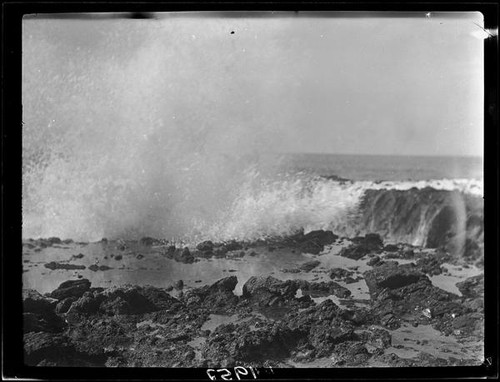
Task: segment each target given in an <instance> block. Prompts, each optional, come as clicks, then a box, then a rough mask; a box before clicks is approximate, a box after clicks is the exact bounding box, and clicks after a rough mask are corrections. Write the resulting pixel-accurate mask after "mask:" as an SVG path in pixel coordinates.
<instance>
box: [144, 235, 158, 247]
mask: <svg viewBox="0 0 500 382" xmlns="http://www.w3.org/2000/svg"><path fill="white" fill-rule="evenodd" d="M159 242H160V241H159V240H157V239H154V238H152V237H143V238H141V240H139V243H140V244H141V245H144V246H147V247H150V246H152V245H155V244H159Z"/></svg>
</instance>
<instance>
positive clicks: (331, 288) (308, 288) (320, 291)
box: [295, 280, 351, 298]
mask: <svg viewBox="0 0 500 382" xmlns="http://www.w3.org/2000/svg"><path fill="white" fill-rule="evenodd" d="M295 283H296V284H297V285H298V286H300V289H301V290H302V294H304V295H310V296H312V297H324V296H330V295H334V296H337V297H339V298H347V297H349V296H350V295H351V291H350V290H349V289H347V288H345V287H343V286H341V285H339V284H337V283H336V282H335V281H329V282H325V281H321V282H309V281H305V280H296V281H295Z"/></svg>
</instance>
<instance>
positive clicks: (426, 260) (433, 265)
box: [416, 252, 451, 275]
mask: <svg viewBox="0 0 500 382" xmlns="http://www.w3.org/2000/svg"><path fill="white" fill-rule="evenodd" d="M449 260H451V256H450V255H449V254H447V253H444V252H437V253H432V254H427V255H425V256H423V257H421V258H419V259H418V260H417V261H416V266H417V268H418V269H419V270H420V271H421V272H423V273H427V274H429V275H440V274H441V273H442V272H443V270H442V268H441V265H443V263H446V262H447V261H449Z"/></svg>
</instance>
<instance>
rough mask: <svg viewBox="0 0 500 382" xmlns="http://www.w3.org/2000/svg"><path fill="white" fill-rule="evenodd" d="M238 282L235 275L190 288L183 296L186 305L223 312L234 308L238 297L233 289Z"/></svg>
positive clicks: (213, 311)
mask: <svg viewBox="0 0 500 382" xmlns="http://www.w3.org/2000/svg"><path fill="white" fill-rule="evenodd" d="M236 284H238V279H237V278H236V276H230V277H226V278H223V279H221V280H218V281H217V282H215V283H214V284H212V285H206V286H203V287H201V288H196V289H192V290H190V291H189V292H187V293H186V295H185V296H184V301H185V302H186V304H187V305H188V306H196V307H203V308H205V309H208V311H210V312H212V313H225V314H227V312H229V311H231V310H232V309H234V307H235V306H236V304H237V302H238V297H237V296H235V295H234V293H233V290H234V288H235V287H236Z"/></svg>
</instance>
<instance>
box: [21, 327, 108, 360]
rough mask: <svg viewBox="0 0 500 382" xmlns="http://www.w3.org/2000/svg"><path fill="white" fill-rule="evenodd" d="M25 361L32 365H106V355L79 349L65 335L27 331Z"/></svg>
mask: <svg viewBox="0 0 500 382" xmlns="http://www.w3.org/2000/svg"><path fill="white" fill-rule="evenodd" d="M24 362H25V363H26V364H27V365H31V366H36V365H53V366H79V367H81V366H104V362H105V357H104V356H103V355H97V356H96V355H92V354H86V353H84V352H79V351H77V350H76V349H75V346H74V345H73V344H72V343H71V342H70V341H69V339H68V338H67V337H66V336H64V335H59V334H52V333H27V334H25V335H24Z"/></svg>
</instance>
